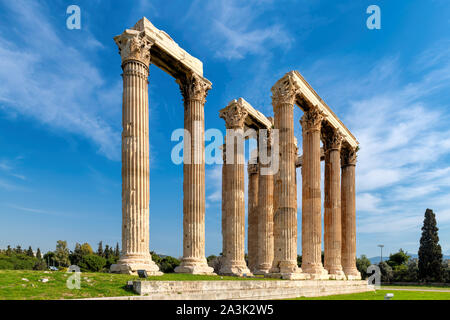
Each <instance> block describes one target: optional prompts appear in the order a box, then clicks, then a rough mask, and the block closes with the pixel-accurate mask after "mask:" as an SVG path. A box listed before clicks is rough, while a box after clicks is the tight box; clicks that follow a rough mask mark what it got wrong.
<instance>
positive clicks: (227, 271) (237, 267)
mask: <svg viewBox="0 0 450 320" xmlns="http://www.w3.org/2000/svg"><path fill="white" fill-rule="evenodd" d="M219 274H221V275H224V276H234V277H244V276H246V277H251V276H253V274H252V273H251V271H250V269H249V268H248V267H247V266H246V265H245V264H225V265H224V266H222V268H220V270H219Z"/></svg>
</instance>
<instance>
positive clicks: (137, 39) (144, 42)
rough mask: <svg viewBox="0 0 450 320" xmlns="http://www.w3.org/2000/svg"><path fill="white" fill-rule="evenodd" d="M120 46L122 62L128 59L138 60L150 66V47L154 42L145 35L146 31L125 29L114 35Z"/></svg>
mask: <svg viewBox="0 0 450 320" xmlns="http://www.w3.org/2000/svg"><path fill="white" fill-rule="evenodd" d="M114 41H115V42H116V44H117V46H118V47H119V53H120V56H121V58H122V64H123V63H125V62H126V61H128V60H137V61H140V62H142V63H143V64H145V65H146V66H148V65H149V64H150V48H151V47H152V45H153V42H152V41H150V40H149V39H148V38H147V36H146V35H145V31H141V32H139V31H136V30H125V32H124V33H122V34H121V35H119V36H117V37H114Z"/></svg>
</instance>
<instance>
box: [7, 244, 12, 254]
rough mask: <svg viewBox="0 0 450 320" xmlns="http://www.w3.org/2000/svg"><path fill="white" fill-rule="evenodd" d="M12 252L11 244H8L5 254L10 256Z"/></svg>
mask: <svg viewBox="0 0 450 320" xmlns="http://www.w3.org/2000/svg"><path fill="white" fill-rule="evenodd" d="M12 253H13V250H12V249H11V246H10V245H8V247H7V248H6V255H7V256H10V255H12Z"/></svg>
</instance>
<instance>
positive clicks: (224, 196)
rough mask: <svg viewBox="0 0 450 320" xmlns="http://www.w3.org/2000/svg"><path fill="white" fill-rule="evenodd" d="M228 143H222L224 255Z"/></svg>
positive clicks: (223, 247) (223, 244) (223, 242)
mask: <svg viewBox="0 0 450 320" xmlns="http://www.w3.org/2000/svg"><path fill="white" fill-rule="evenodd" d="M226 152H227V149H226V144H225V143H224V144H223V145H222V158H223V165H222V256H224V255H225V252H226V251H227V248H226V247H227V246H226V242H225V235H224V232H225V230H226V212H227V209H226V208H227V203H228V199H227V196H228V192H227V190H228V184H227V182H228V181H227V166H226V160H227V159H226V158H227V157H226Z"/></svg>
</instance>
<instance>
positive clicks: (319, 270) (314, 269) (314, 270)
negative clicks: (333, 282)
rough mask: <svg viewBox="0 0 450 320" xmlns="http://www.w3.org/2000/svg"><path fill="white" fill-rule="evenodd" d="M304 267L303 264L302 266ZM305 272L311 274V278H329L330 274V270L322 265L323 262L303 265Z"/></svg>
mask: <svg viewBox="0 0 450 320" xmlns="http://www.w3.org/2000/svg"><path fill="white" fill-rule="evenodd" d="M302 267H303V266H302ZM303 272H304V273H307V274H309V277H310V279H311V280H328V279H330V275H329V274H328V271H327V270H325V268H324V267H323V266H322V264H317V265H311V264H310V265H307V266H305V267H303Z"/></svg>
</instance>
